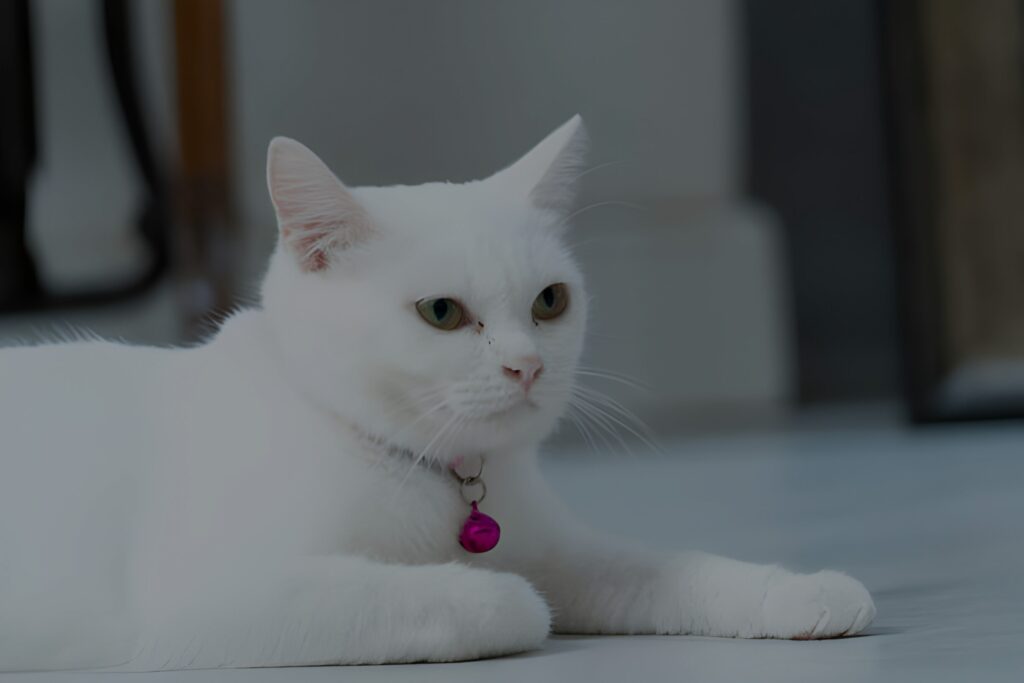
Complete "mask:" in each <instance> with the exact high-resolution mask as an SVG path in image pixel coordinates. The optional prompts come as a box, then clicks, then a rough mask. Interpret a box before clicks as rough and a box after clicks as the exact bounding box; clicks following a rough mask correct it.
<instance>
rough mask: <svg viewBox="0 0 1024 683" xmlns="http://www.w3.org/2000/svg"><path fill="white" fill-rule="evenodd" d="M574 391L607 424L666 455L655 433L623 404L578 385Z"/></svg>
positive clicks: (652, 449) (655, 451)
mask: <svg viewBox="0 0 1024 683" xmlns="http://www.w3.org/2000/svg"><path fill="white" fill-rule="evenodd" d="M573 391H574V395H575V397H576V398H578V399H579V400H580V401H581V402H582V403H585V404H586V405H588V407H589V408H590V409H591V410H594V411H596V412H598V413H600V414H601V416H602V417H603V418H604V420H605V421H606V422H610V423H611V424H613V425H616V426H618V427H621V428H622V429H625V430H626V431H627V432H629V433H630V434H632V435H633V436H634V437H636V438H637V439H638V440H639V441H640V442H641V443H643V444H644V445H645V446H646V447H647V448H649V449H651V451H653V452H654V453H657V454H659V455H661V454H664V449H662V448H661V447H660V446H659V445H658V444H657V437H656V436H655V434H654V432H653V431H652V430H651V429H650V428H649V427H648V426H647V425H646V424H645V423H644V422H643V420H641V419H640V418H639V417H637V416H636V415H635V414H634V413H633V412H632V411H630V410H629V409H627V408H626V407H624V406H623V405H622V404H621V403H619V402H618V401H616V400H615V399H613V398H611V397H609V396H606V395H604V394H602V393H601V392H599V391H596V390H594V389H591V388H589V387H583V386H580V385H577V386H575V387H573Z"/></svg>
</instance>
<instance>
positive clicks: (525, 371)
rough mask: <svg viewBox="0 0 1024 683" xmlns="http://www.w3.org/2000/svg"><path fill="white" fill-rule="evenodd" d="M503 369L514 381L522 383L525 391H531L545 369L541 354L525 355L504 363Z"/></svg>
mask: <svg viewBox="0 0 1024 683" xmlns="http://www.w3.org/2000/svg"><path fill="white" fill-rule="evenodd" d="M501 371H502V373H504V375H505V376H506V377H508V378H509V379H510V380H512V381H513V382H516V383H517V384H521V385H522V386H523V389H524V390H525V391H529V390H530V387H532V386H533V383H534V382H536V381H537V378H538V377H540V373H542V372H543V371H544V363H543V362H542V361H541V359H540V356H524V357H522V358H517V359H516V360H515V361H514V362H512V363H509V364H508V365H502V366H501Z"/></svg>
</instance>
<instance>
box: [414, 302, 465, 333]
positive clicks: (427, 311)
mask: <svg viewBox="0 0 1024 683" xmlns="http://www.w3.org/2000/svg"><path fill="white" fill-rule="evenodd" d="M416 310H417V311H419V314H420V317H421V318H423V319H424V320H426V321H427V322H428V323H430V324H431V325H433V326H434V327H436V328H437V329H439V330H444V331H446V332H450V331H452V330H455V329H458V328H459V327H462V323H463V321H464V320H465V318H466V313H465V311H463V310H462V305H461V304H459V302H457V301H455V300H454V299H449V298H447V297H442V298H440V299H421V300H420V301H417V302H416Z"/></svg>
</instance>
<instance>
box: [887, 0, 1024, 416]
mask: <svg viewBox="0 0 1024 683" xmlns="http://www.w3.org/2000/svg"><path fill="white" fill-rule="evenodd" d="M888 11H889V14H888V15H887V19H888V20H889V22H890V29H891V30H890V31H889V41H890V43H889V49H890V52H891V64H890V68H891V70H892V74H891V77H892V82H891V95H892V99H893V102H894V112H895V116H894V127H893V133H894V145H895V148H896V150H897V159H898V162H899V163H898V164H897V166H896V167H895V168H896V173H897V177H896V181H897V182H896V188H897V202H898V205H899V206H900V208H902V210H903V215H902V216H901V223H900V225H899V227H900V229H901V230H902V231H903V233H904V236H905V237H906V239H905V253H904V267H905V269H906V271H907V273H908V274H907V277H906V278H905V280H904V285H905V293H906V296H907V302H906V303H907V306H906V309H905V312H906V316H907V337H908V340H909V343H908V349H907V360H908V364H909V366H910V368H911V375H910V376H911V391H912V399H913V401H912V402H913V404H914V412H915V415H916V417H918V418H920V419H945V418H967V417H995V416H1008V415H1022V414H1024V6H1022V5H1021V4H1020V3H1019V2H1016V1H1015V0H990V1H987V2H983V3H981V2H977V3H975V2H963V1H961V0H930V1H928V2H923V1H920V0H919V1H917V2H907V3H898V4H894V5H893V6H892V7H890V8H889V10H888Z"/></svg>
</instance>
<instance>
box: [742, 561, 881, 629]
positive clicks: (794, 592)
mask: <svg viewBox="0 0 1024 683" xmlns="http://www.w3.org/2000/svg"><path fill="white" fill-rule="evenodd" d="M761 609H762V619H763V621H762V626H763V637H765V638H792V639H796V640H814V639H818V638H839V637H842V636H852V635H853V634H855V633H859V632H860V631H863V630H864V629H865V628H867V626H868V624H870V623H871V621H872V620H873V619H874V618H875V603H874V601H873V600H872V599H871V595H870V594H869V593H868V591H867V589H866V588H864V585H863V584H862V583H861V582H860V581H858V580H856V579H854V578H851V577H849V576H847V575H846V574H842V573H840V572H833V571H822V572H817V573H815V574H790V575H789V576H786V577H784V578H781V579H780V580H779V581H778V583H775V584H774V585H773V586H772V587H771V588H769V589H768V593H767V594H766V595H765V599H764V603H763V604H762V608H761Z"/></svg>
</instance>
